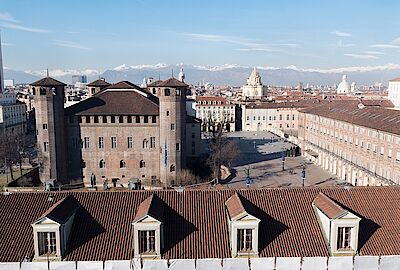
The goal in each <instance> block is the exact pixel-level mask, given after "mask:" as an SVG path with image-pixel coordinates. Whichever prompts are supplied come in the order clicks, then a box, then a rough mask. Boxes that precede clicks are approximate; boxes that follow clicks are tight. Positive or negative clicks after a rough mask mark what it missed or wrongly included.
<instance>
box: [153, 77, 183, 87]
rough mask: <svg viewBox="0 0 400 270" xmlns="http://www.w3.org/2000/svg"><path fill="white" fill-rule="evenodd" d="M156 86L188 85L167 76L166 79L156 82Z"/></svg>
mask: <svg viewBox="0 0 400 270" xmlns="http://www.w3.org/2000/svg"><path fill="white" fill-rule="evenodd" d="M157 86H158V87H188V86H189V85H187V84H186V83H184V82H181V81H180V80H177V79H175V78H169V79H168V80H165V81H162V82H160V83H158V85H157Z"/></svg>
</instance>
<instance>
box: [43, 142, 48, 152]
mask: <svg viewBox="0 0 400 270" xmlns="http://www.w3.org/2000/svg"><path fill="white" fill-rule="evenodd" d="M43 151H44V152H48V151H49V142H44V143H43Z"/></svg>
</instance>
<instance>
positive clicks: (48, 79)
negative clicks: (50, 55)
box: [31, 77, 66, 86]
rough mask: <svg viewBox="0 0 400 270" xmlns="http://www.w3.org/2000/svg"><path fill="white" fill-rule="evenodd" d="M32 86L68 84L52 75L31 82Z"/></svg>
mask: <svg viewBox="0 0 400 270" xmlns="http://www.w3.org/2000/svg"><path fill="white" fill-rule="evenodd" d="M31 85H32V86H65V85H66V84H65V83H63V82H60V81H57V80H56V79H53V78H51V77H45V78H43V79H40V80H38V81H36V82H33V83H31Z"/></svg>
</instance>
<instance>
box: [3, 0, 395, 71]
mask: <svg viewBox="0 0 400 270" xmlns="http://www.w3.org/2000/svg"><path fill="white" fill-rule="evenodd" d="M0 3H1V6H2V8H0V29H1V33H2V45H3V61H4V66H5V67H8V68H11V69H16V70H37V69H44V68H50V69H56V68H64V69H65V68H72V69H97V70H105V69H109V68H112V67H116V66H119V65H121V64H127V65H141V64H157V63H167V64H175V63H185V64H194V65H211V66H220V65H224V64H237V65H242V66H243V65H244V66H270V67H287V66H291V65H295V66H297V67H299V68H308V69H309V68H319V69H331V68H340V67H349V66H361V67H363V66H382V65H387V64H397V63H399V62H400V61H399V60H400V55H399V51H400V33H398V31H396V30H395V29H399V27H398V26H399V24H400V23H399V21H398V20H396V16H397V14H396V10H398V8H399V7H400V3H397V2H395V1H383V2H379V3H378V2H376V1H351V2H349V3H348V2H345V1H335V2H329V3H312V1H302V2H301V3H297V2H295V1H283V2H282V3H264V2H262V1H252V3H251V4H250V5H249V3H247V2H245V1H240V2H235V4H232V5H226V2H217V3H214V2H211V1H202V2H201V3H190V4H187V3H185V2H182V1H173V2H171V1H168V2H167V3H166V2H162V1H148V2H147V1H134V2H131V1H129V2H128V1H118V5H116V4H115V3H110V2H101V3H98V2H94V1H85V2H83V3H81V2H77V1H72V2H71V1H69V2H68V4H67V3H66V2H56V3H55V2H51V1H41V2H40V4H38V3H37V2H33V1H19V2H18V3H16V2H10V1H4V0H0ZM21 7H23V8H21ZM43 15H45V16H43Z"/></svg>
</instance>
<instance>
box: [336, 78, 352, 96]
mask: <svg viewBox="0 0 400 270" xmlns="http://www.w3.org/2000/svg"><path fill="white" fill-rule="evenodd" d="M350 89H351V86H350V84H349V82H348V81H347V75H343V77H342V81H341V82H340V83H339V85H338V87H337V93H338V94H346V93H349V92H350Z"/></svg>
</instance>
